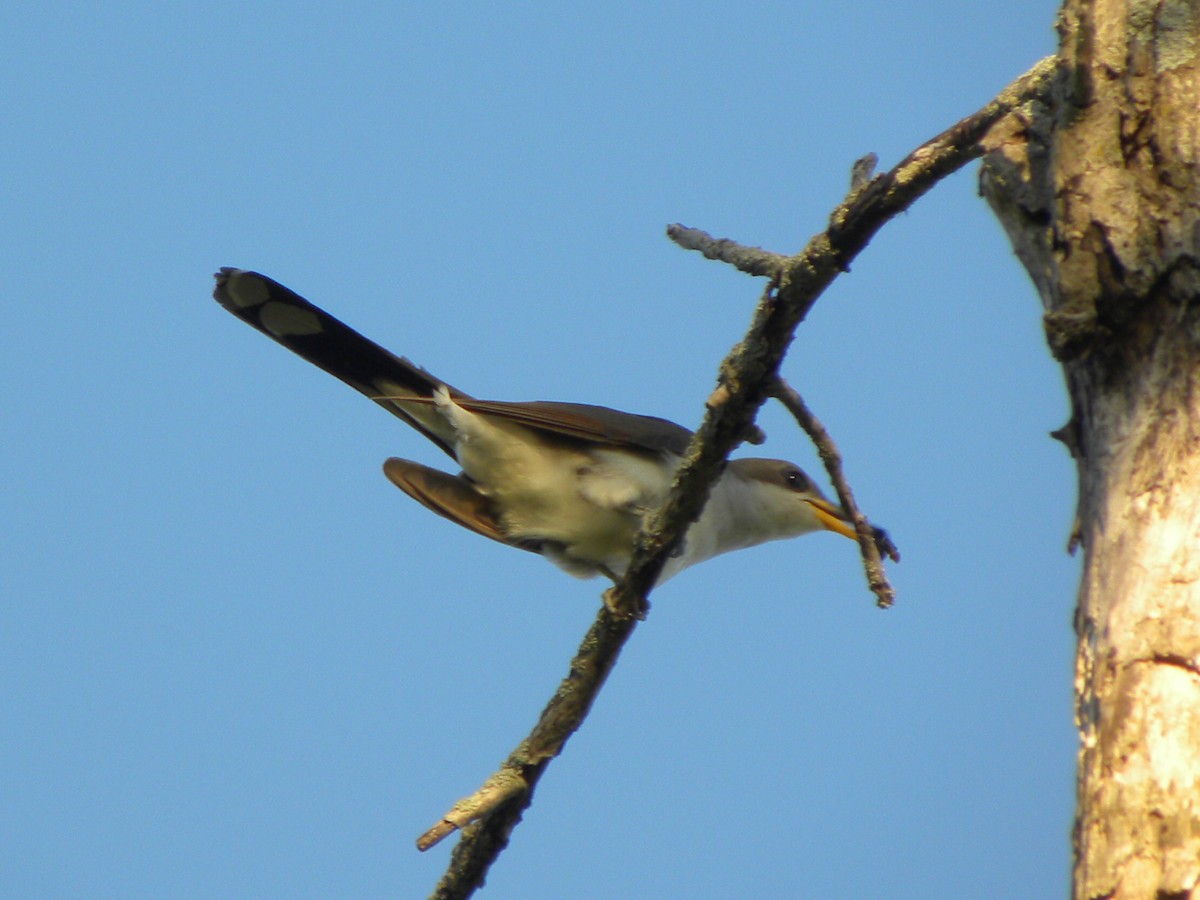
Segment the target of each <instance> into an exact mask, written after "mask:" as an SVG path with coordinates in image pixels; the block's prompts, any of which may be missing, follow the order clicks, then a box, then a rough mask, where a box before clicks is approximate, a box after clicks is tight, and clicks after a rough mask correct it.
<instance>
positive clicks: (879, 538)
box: [771, 378, 900, 609]
mask: <svg viewBox="0 0 1200 900" xmlns="http://www.w3.org/2000/svg"><path fill="white" fill-rule="evenodd" d="M771 394H772V396H774V397H775V398H776V399H777V400H778V401H779V402H780V403H782V404H783V405H784V406H785V407H787V409H788V412H790V413H791V414H792V415H793V416H794V417H795V419H796V421H797V422H798V423H799V424H800V427H801V428H803V429H804V430H805V431H806V432H807V433H808V436H809V438H810V439H811V440H812V442H813V444H814V445H815V446H816V448H817V453H818V454H819V455H820V457H821V462H823V463H824V464H825V471H826V472H828V473H829V480H830V481H831V482H832V483H833V489H834V490H835V491H837V495H838V502H839V503H841V504H842V509H844V510H845V511H846V514H847V515H848V516H849V517H850V519H851V520H852V521H853V522H854V530H855V531H856V532H857V533H858V546H859V549H860V550H861V551H862V559H863V569H864V570H865V571H866V573H867V586H868V587H870V589H871V592H872V593H874V594H875V605H876V606H878V607H879V608H880V609H887V608H888V607H889V606H891V605H892V604H893V603H894V602H895V601H896V591H895V589H894V588H893V587H892V586H891V584H890V583H889V582H888V579H887V575H886V574H884V571H883V560H882V559H881V558H880V553H886V554H887V556H888V558H889V559H891V560H892V561H893V562H899V561H900V551H899V550H897V549H896V545H895V544H893V543H892V542H891V539H890V538H889V537H888V536H887V532H885V531H884V530H883V529H882V528H877V527H875V526H872V525H871V523H870V522H868V521H867V517H866V516H864V515H863V514H862V510H860V509H859V508H858V504H857V503H855V502H854V493H853V492H852V491H851V490H850V484H849V482H847V481H846V474H845V472H843V471H842V455H841V453H839V452H838V448H837V444H835V443H834V442H833V438H832V437H830V436H829V432H828V431H827V430H826V429H825V426H824V425H823V424H822V423H821V420H820V419H818V418H817V417H816V416H815V415H814V414H813V412H812V410H810V409H809V408H808V404H807V403H805V402H804V398H802V397H801V396H800V394H799V393H797V391H796V389H795V388H793V387H792V386H791V385H790V384H788V383H787V382H786V381H784V380H783V379H782V378H776V379H775V383H774V385H773V387H772V389H771Z"/></svg>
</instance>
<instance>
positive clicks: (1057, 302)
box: [981, 0, 1200, 900]
mask: <svg viewBox="0 0 1200 900" xmlns="http://www.w3.org/2000/svg"><path fill="white" fill-rule="evenodd" d="M1059 36H1060V47H1059V60H1060V64H1061V67H1060V70H1059V77H1058V80H1057V82H1056V84H1055V88H1054V90H1053V91H1052V94H1051V98H1050V100H1049V102H1048V103H1045V104H1039V105H1036V106H1034V107H1032V108H1028V109H1026V110H1025V111H1024V113H1023V116H1022V117H1021V118H1020V120H1019V121H1018V122H1016V123H1015V125H1014V126H1013V127H1010V128H1009V129H1008V130H1007V131H1006V133H1004V134H999V135H997V136H996V137H995V140H994V148H995V149H994V150H993V152H992V153H991V154H990V155H989V156H988V158H987V160H986V163H985V166H984V169H983V173H982V177H981V182H982V188H983V192H984V194H985V196H986V197H987V199H988V201H989V202H990V203H991V204H992V207H993V209H994V210H995V212H996V214H997V215H998V216H999V218H1000V220H1001V222H1002V224H1003V225H1004V227H1005V230H1006V232H1007V233H1008V235H1009V238H1010V240H1011V241H1012V243H1013V246H1014V248H1015V250H1016V252H1017V255H1018V257H1019V258H1020V260H1021V262H1022V263H1023V264H1024V265H1025V267H1026V269H1027V270H1028V271H1029V273H1030V276H1031V277H1032V279H1033V282H1034V284H1035V286H1036V288H1037V290H1038V293H1039V295H1040V297H1041V300H1042V304H1043V308H1044V323H1045V329H1046V337H1047V341H1048V343H1049V345H1050V348H1051V351H1052V353H1053V354H1054V355H1055V357H1056V358H1057V359H1058V360H1059V362H1061V363H1062V365H1063V370H1064V373H1065V376H1066V382H1067V388H1068V392H1069V395H1070V399H1071V407H1072V416H1071V421H1070V422H1069V423H1068V425H1067V426H1066V427H1064V428H1063V429H1062V430H1060V431H1059V432H1056V436H1057V437H1060V438H1061V439H1062V440H1063V441H1064V443H1066V444H1067V446H1068V447H1069V448H1070V449H1071V452H1072V455H1073V456H1074V457H1075V459H1076V463H1077V467H1078V476H1079V509H1078V523H1077V529H1076V537H1075V538H1074V539H1073V543H1074V542H1077V543H1078V545H1079V546H1081V547H1082V548H1083V551H1084V558H1083V578H1082V583H1081V586H1080V591H1079V598H1078V608H1077V610H1076V618H1075V628H1076V633H1077V635H1078V639H1079V644H1078V651H1077V662H1076V685H1075V689H1076V709H1077V723H1078V727H1079V731H1080V741H1081V743H1080V756H1079V775H1078V779H1079V780H1078V809H1077V815H1076V826H1075V887H1074V896H1075V897H1076V898H1078V900H1083V898H1089V900H1091V898H1122V900H1124V898H1189V897H1190V898H1200V154H1198V149H1200V140H1198V132H1200V3H1197V2H1196V0H1159V2H1144V0H1142V2H1139V0H1092V2H1088V0H1068V2H1067V3H1066V4H1065V5H1064V8H1063V11H1062V13H1061V14H1060V17H1059Z"/></svg>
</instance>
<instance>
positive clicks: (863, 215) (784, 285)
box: [433, 59, 1054, 900]
mask: <svg viewBox="0 0 1200 900" xmlns="http://www.w3.org/2000/svg"><path fill="white" fill-rule="evenodd" d="M1053 73H1054V61H1053V59H1048V60H1043V61H1042V62H1040V63H1038V64H1037V65H1036V66H1034V68H1033V69H1031V70H1030V71H1029V72H1028V73H1026V74H1025V75H1023V76H1021V78H1019V79H1017V80H1016V81H1015V82H1013V84H1012V85H1010V86H1009V87H1008V88H1006V89H1005V91H1004V92H1002V93H1001V94H1000V96H999V97H997V98H996V99H995V100H993V101H992V102H991V103H989V104H988V105H987V106H986V107H984V108H983V109H982V110H980V111H979V112H977V113H975V114H974V115H973V116H970V117H968V118H966V119H963V120H962V121H961V122H959V123H958V124H957V125H955V126H954V127H953V128H951V129H949V130H947V131H946V132H943V133H942V134H941V135H939V136H938V137H937V138H934V139H933V140H932V141H929V142H928V143H926V144H924V145H922V147H920V148H918V149H917V150H916V151H914V152H913V153H912V154H910V155H909V156H908V157H907V158H906V159H905V160H904V161H903V162H901V163H900V165H898V166H897V167H896V168H894V169H893V170H892V171H891V172H888V173H887V174H886V175H882V176H877V177H875V178H874V179H872V180H870V181H868V182H867V183H866V184H865V185H862V186H856V187H857V189H856V190H853V191H852V192H851V194H850V196H849V197H847V199H846V201H844V202H843V203H842V204H841V205H840V206H838V207H837V209H835V210H834V212H833V215H832V216H831V220H830V228H829V229H828V230H827V231H825V232H822V233H821V234H818V235H817V236H815V237H814V238H812V239H811V240H810V241H809V243H808V246H806V247H805V249H804V250H803V251H802V252H801V253H799V254H798V255H796V256H793V257H787V258H785V264H784V265H783V266H782V267H781V268H779V269H774V268H771V269H769V270H763V269H764V268H765V267H760V268H759V269H757V270H755V271H753V272H751V274H755V275H766V276H769V277H770V279H771V280H770V282H769V283H768V285H767V288H766V290H765V291H764V292H763V296H762V299H761V300H760V302H759V304H758V308H757V310H756V311H755V315H754V320H753V323H752V324H751V327H750V330H749V331H748V332H747V334H746V336H745V338H743V340H742V341H741V342H739V343H738V344H737V345H736V346H735V347H734V348H733V350H732V351H731V352H730V353H729V355H728V356H727V357H726V359H725V361H724V362H723V363H722V365H721V370H720V376H719V380H720V386H719V387H718V389H717V391H716V392H714V394H713V396H712V397H710V400H709V407H708V412H707V414H706V415H705V418H704V422H703V424H702V425H701V426H700V428H699V429H698V430H697V432H696V435H695V437H694V438H693V440H692V444H691V446H690V447H689V449H688V452H687V454H686V457H685V460H684V463H683V465H681V466H680V468H679V470H678V472H677V473H676V477H675V481H674V483H673V485H672V487H671V491H670V493H669V494H668V496H667V498H666V500H665V501H664V502H663V505H662V506H661V507H660V508H659V509H658V510H657V511H656V512H655V513H654V514H653V515H651V516H650V517H649V518H648V520H647V521H646V523H645V524H644V526H643V529H642V531H641V533H640V534H639V536H638V540H637V546H636V547H635V549H634V554H633V559H632V561H631V562H630V565H629V568H628V570H627V571H626V573H625V577H624V578H623V579H622V580H621V582H620V583H619V584H617V585H616V586H615V587H613V588H612V589H611V590H610V591H609V592H607V593H606V603H605V606H604V607H602V608H601V610H600V612H599V614H598V615H597V618H596V621H595V623H594V624H593V625H592V628H591V629H590V630H589V631H588V634H587V636H586V637H585V639H584V642H583V644H582V646H581V647H580V651H579V654H578V655H577V656H576V658H575V659H574V660H573V661H572V663H571V671H570V674H569V675H568V676H567V678H566V679H565V680H564V681H563V683H562V684H561V685H560V687H559V690H558V692H557V693H556V694H555V696H554V698H553V699H552V700H551V701H550V703H549V704H548V705H547V707H546V710H545V711H544V712H543V714H542V719H541V721H539V722H538V725H537V726H535V728H534V731H533V732H532V733H531V735H530V737H529V738H527V739H526V740H525V741H523V742H522V744H521V746H519V747H518V748H517V749H516V750H515V751H513V754H512V756H510V758H509V759H510V761H511V762H513V765H512V766H510V765H509V763H508V762H506V764H505V767H504V768H514V769H515V770H516V771H518V772H519V775H520V778H521V779H522V780H523V781H524V783H525V784H526V785H527V788H526V790H525V793H524V794H523V795H522V796H519V797H513V798H512V799H511V800H508V801H507V802H501V803H500V804H499V805H498V806H496V807H495V808H494V809H493V811H492V812H491V813H490V815H487V816H486V818H483V819H481V820H479V821H476V822H474V823H473V824H471V825H469V826H468V827H466V828H465V829H463V832H462V838H461V840H460V841H459V843H458V846H457V847H455V848H454V853H453V854H452V856H451V862H450V867H449V869H448V870H447V872H446V874H445V875H444V876H443V878H442V881H441V882H440V883H439V884H438V887H437V889H436V891H435V892H434V894H433V896H434V897H435V898H438V900H457V898H463V897H469V896H470V895H471V894H472V893H473V892H474V891H475V889H476V888H477V887H479V886H480V885H482V884H483V879H484V876H485V875H486V874H487V870H488V868H489V867H490V866H491V864H492V862H493V861H494V860H495V858H496V857H497V856H498V855H499V853H500V852H501V851H502V850H503V849H504V847H505V846H507V844H508V837H509V835H510V833H511V832H512V829H513V828H514V827H515V826H516V824H517V822H519V821H520V818H521V813H522V812H523V811H524V810H525V809H526V808H527V807H528V805H529V803H530V802H531V799H532V794H533V791H534V789H535V787H536V785H537V781H538V779H539V778H540V777H541V775H542V772H543V771H545V767H546V765H548V764H549V762H550V759H551V758H553V756H554V755H556V754H557V753H558V752H559V751H560V750H561V749H562V746H563V744H564V743H565V742H566V740H567V738H568V737H570V735H571V734H573V733H574V732H575V730H576V729H578V727H579V726H580V725H581V724H582V722H583V719H584V717H585V716H586V715H587V711H588V709H589V708H590V706H591V703H592V701H593V700H594V699H595V697H596V694H597V693H598V692H599V690H600V688H601V686H602V685H603V683H604V680H605V678H607V676H608V673H609V672H610V671H611V669H612V666H613V664H614V663H615V662H616V659H617V656H618V655H619V654H620V652H621V648H622V647H623V646H624V643H625V641H626V640H628V638H629V636H630V634H632V633H633V630H634V628H635V627H636V624H637V618H636V616H637V615H638V614H639V613H640V612H644V610H645V609H646V595H647V594H648V593H649V591H650V588H651V586H652V585H653V584H654V582H655V580H656V579H657V578H658V575H659V573H660V572H661V571H662V567H663V564H664V562H665V560H666V559H667V558H668V556H669V555H670V553H671V551H672V550H673V549H674V548H675V547H676V546H677V545H678V543H679V541H680V540H681V536H682V534H683V532H684V531H685V530H686V528H687V526H688V525H689V524H690V523H691V522H692V521H694V520H695V519H696V518H697V517H698V516H699V514H700V511H701V509H702V508H703V505H704V502H705V501H706V500H707V499H708V493H709V489H710V488H711V485H712V483H713V481H715V480H716V478H717V476H718V475H719V474H720V472H721V469H722V468H723V466H724V463H725V459H726V457H727V455H728V454H729V452H730V451H731V450H732V449H733V448H734V446H736V445H737V443H738V442H739V441H740V440H741V439H742V438H744V437H745V436H746V435H747V434H750V433H752V432H751V430H750V429H751V425H752V423H753V420H754V416H755V414H756V413H757V411H758V408H759V407H760V406H761V405H762V403H763V402H764V401H765V400H766V398H767V394H768V391H769V390H770V389H771V386H772V384H773V383H774V381H773V379H774V378H775V377H776V373H777V371H778V368H779V363H780V361H781V360H782V359H783V356H784V353H785V352H786V351H787V348H788V346H789V345H790V344H791V341H792V335H793V332H794V330H795V328H796V326H797V325H798V324H799V323H800V322H801V321H802V320H803V319H804V317H805V315H807V313H808V310H809V309H810V308H811V307H812V305H813V304H814V303H815V302H816V300H817V298H818V297H819V296H820V295H821V293H822V292H823V291H824V289H825V288H826V287H827V286H828V285H829V283H830V282H831V281H832V280H833V279H834V278H835V277H836V276H837V274H838V272H840V271H843V270H844V269H845V268H846V267H847V266H848V265H849V263H850V262H851V261H852V260H853V258H854V257H855V255H856V254H857V253H858V252H859V251H860V250H861V249H862V248H863V247H865V246H866V245H867V243H868V242H869V241H870V239H871V237H872V236H873V235H874V234H875V232H876V231H878V230H879V229H880V228H881V227H882V226H883V225H884V224H885V223H886V222H887V221H888V220H889V219H891V218H893V217H894V216H895V215H896V214H897V213H899V212H901V211H903V210H904V209H906V208H907V207H908V206H909V205H910V204H912V203H913V202H914V201H915V200H916V199H917V198H918V197H920V196H921V195H922V194H924V193H925V192H926V191H927V190H929V189H930V188H931V187H932V186H933V185H934V184H935V183H936V182H937V181H938V180H939V179H941V178H944V177H945V176H946V175H948V174H950V173H951V172H954V171H956V170H957V169H959V168H961V167H962V166H964V165H966V164H967V163H968V162H970V161H971V160H972V159H975V158H976V157H978V156H980V155H981V154H982V152H983V150H982V148H981V147H980V145H979V141H980V140H981V139H982V138H983V137H984V136H985V135H986V134H987V130H988V128H990V127H991V126H992V125H993V124H995V123H996V121H998V120H999V119H1000V118H1002V117H1003V116H1004V115H1005V114H1006V113H1008V112H1009V111H1011V110H1012V109H1013V108H1014V107H1015V106H1017V105H1019V104H1021V103H1024V102H1025V101H1027V100H1029V99H1031V98H1033V97H1035V96H1042V95H1045V94H1046V93H1047V91H1048V89H1049V86H1050V81H1051V77H1052V75H1053ZM677 228H678V229H682V228H683V226H677ZM675 229H676V226H673V228H672V231H673V232H674V231H675ZM700 235H703V232H697V233H696V234H694V235H692V236H691V237H690V238H689V239H688V240H691V241H693V242H697V241H698V242H699V243H700V244H703V243H704V241H703V238H702V237H699V236H700ZM705 237H706V236H705ZM739 246H740V245H736V244H735V243H734V242H732V241H730V242H728V243H726V244H722V245H721V249H720V250H719V251H718V250H716V249H715V248H714V247H710V248H709V249H710V250H713V251H714V255H713V258H716V259H720V260H722V261H724V262H729V263H730V264H731V265H736V264H737V263H736V260H738V259H742V260H743V261H744V260H745V259H754V258H755V256H754V253H753V251H754V250H755V248H741V249H743V250H745V251H747V252H749V253H750V256H747V257H742V256H740V255H739V252H738V249H739ZM695 249H701V247H700V246H697V247H696V248H695ZM757 252H758V253H759V254H762V255H761V256H759V257H757V258H758V259H759V261H760V262H762V261H763V260H765V259H771V262H772V264H774V259H773V258H771V255H770V254H768V253H767V252H766V251H757ZM747 265H750V267H751V268H754V266H753V264H747ZM614 610H616V611H617V612H614ZM489 781H490V779H489ZM482 805H486V804H481V806H482ZM447 821H448V820H447ZM435 827H436V826H435Z"/></svg>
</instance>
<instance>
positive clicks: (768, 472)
mask: <svg viewBox="0 0 1200 900" xmlns="http://www.w3.org/2000/svg"><path fill="white" fill-rule="evenodd" d="M728 473H729V474H730V475H732V476H734V477H735V478H737V479H739V480H740V481H741V482H742V483H743V484H744V485H745V486H746V487H747V488H748V489H749V491H750V492H751V494H752V496H753V498H754V507H755V511H754V514H753V517H754V519H755V520H756V521H755V526H757V528H761V529H762V532H763V533H762V535H761V537H760V540H767V541H769V540H776V539H778V538H788V537H796V536H799V535H802V534H808V533H809V532H813V531H821V530H825V531H835V532H837V533H838V534H840V535H842V536H843V537H848V538H851V539H853V540H857V539H858V533H857V532H856V531H855V530H854V523H853V522H852V521H851V520H850V518H849V516H848V515H847V514H846V511H845V510H843V509H842V508H841V507H840V506H838V505H837V504H836V503H833V502H832V501H830V500H829V499H827V498H826V497H825V495H824V494H822V493H821V489H820V488H818V487H817V486H816V484H815V483H814V482H813V480H812V479H811V478H809V477H808V476H807V475H806V474H805V473H804V470H803V469H801V468H800V467H799V466H797V465H796V464H795V463H790V462H788V461H787V460H783V459H737V460H733V461H732V462H730V463H729V469H728ZM871 530H872V532H873V534H874V537H875V546H876V547H878V548H879V552H880V554H881V555H883V556H887V557H889V558H891V559H892V560H894V561H899V559H900V553H899V551H898V550H897V549H896V545H895V544H893V543H892V540H891V538H890V537H888V534H887V532H886V531H884V530H883V529H882V528H879V527H876V526H874V525H872V526H871Z"/></svg>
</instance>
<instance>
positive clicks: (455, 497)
mask: <svg viewBox="0 0 1200 900" xmlns="http://www.w3.org/2000/svg"><path fill="white" fill-rule="evenodd" d="M383 474H384V475H386V476H387V477H388V480H389V481H391V482H392V484H394V485H396V487H398V488H400V490H402V491H404V493H406V494H408V496H410V497H412V498H413V499H414V500H416V501H417V502H418V503H420V504H421V505H422V506H424V507H425V508H426V509H428V510H431V511H432V512H435V513H437V514H438V515H439V516H444V517H445V518H447V519H449V520H450V521H451V522H454V523H455V524H458V525H461V526H462V527H463V528H468V529H470V530H471V531H473V532H475V533H476V534H481V535H483V536H484V537H486V538H491V539H492V540H493V541H499V542H500V543H501V544H507V545H508V546H510V547H519V548H520V549H522V550H529V551H530V552H532V553H541V552H542V548H543V545H542V543H541V542H540V541H522V540H513V539H512V538H509V537H507V536H506V535H505V534H504V530H503V528H502V526H501V523H500V520H499V519H498V518H496V513H495V510H494V509H493V508H492V504H491V502H490V501H489V500H488V498H487V497H486V496H484V495H483V494H482V493H480V492H479V489H478V488H476V487H475V484H474V482H472V481H471V479H469V478H467V476H466V475H450V474H449V473H447V472H443V471H441V470H439V469H432V468H430V467H429V466H423V465H421V464H420V463H415V462H412V461H410V460H407V459H398V458H396V457H392V458H391V459H389V460H388V461H387V462H385V463H384V464H383Z"/></svg>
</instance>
